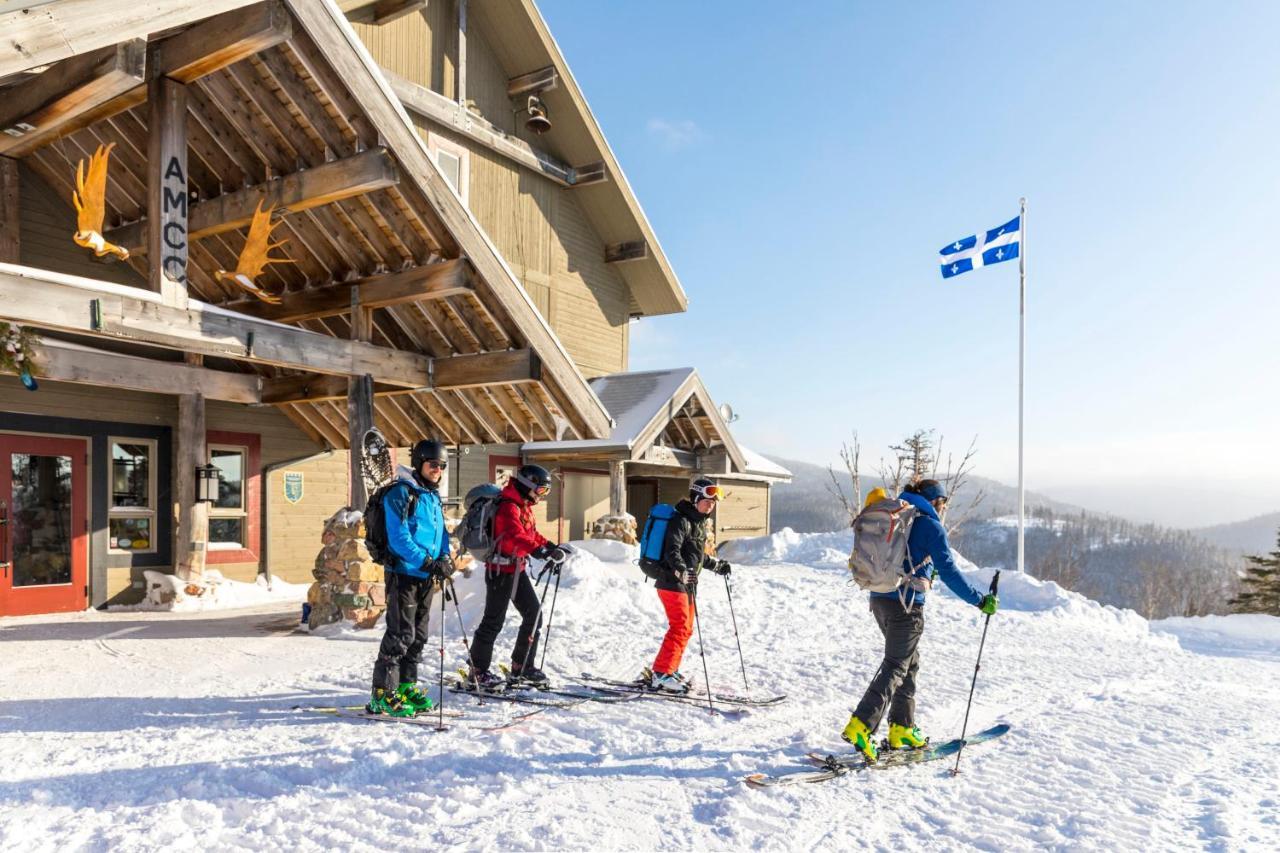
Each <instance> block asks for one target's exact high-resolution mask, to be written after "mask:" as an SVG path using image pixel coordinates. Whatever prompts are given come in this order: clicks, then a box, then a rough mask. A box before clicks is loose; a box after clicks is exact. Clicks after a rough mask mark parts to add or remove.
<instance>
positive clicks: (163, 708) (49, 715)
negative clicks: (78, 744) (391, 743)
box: [0, 690, 365, 733]
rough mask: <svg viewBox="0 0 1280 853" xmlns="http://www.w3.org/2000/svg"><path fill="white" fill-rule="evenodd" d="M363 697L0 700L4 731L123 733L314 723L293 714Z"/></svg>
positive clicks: (308, 716) (284, 695) (316, 720)
mask: <svg viewBox="0 0 1280 853" xmlns="http://www.w3.org/2000/svg"><path fill="white" fill-rule="evenodd" d="M364 699H365V697H364V696H363V695H361V694H355V693H350V692H339V691H335V692H332V693H322V692H316V691H314V690H311V691H299V692H290V693H268V694H263V695H254V696H242V697H238V696H218V697H211V698H206V699H199V698H192V699H182V698H172V697H161V698H156V697H134V696H87V697H77V698H75V699H68V700H66V701H64V702H60V701H58V700H56V699H53V700H51V699H48V698H42V699H14V700H9V701H0V733H5V732H18V733H36V732H63V733H75V732H124V731H136V730H137V729H139V728H157V729H182V728H190V727H192V726H197V727H199V728H201V729H209V728H214V729H218V728H231V727H233V726H241V725H244V726H249V725H257V726H261V725H262V724H264V723H270V724H272V725H281V724H283V725H315V724H319V723H324V722H325V721H326V719H327V718H325V717H323V716H320V715H314V714H303V713H299V712H297V711H294V710H293V707H294V706H295V705H320V704H345V705H358V704H360V703H361V702H363V701H364Z"/></svg>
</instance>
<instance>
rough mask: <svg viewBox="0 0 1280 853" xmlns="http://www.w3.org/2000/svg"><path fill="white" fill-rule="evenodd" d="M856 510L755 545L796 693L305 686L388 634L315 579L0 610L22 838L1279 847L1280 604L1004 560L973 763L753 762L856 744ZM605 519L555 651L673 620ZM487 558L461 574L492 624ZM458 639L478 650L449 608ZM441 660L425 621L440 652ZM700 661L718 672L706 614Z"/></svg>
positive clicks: (10, 753)
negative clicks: (360, 707)
mask: <svg viewBox="0 0 1280 853" xmlns="http://www.w3.org/2000/svg"><path fill="white" fill-rule="evenodd" d="M840 535H847V534H836V535H833V536H831V537H827V538H823V537H804V536H797V535H795V534H789V533H787V532H784V533H782V534H778V535H777V536H775V537H770V538H768V539H764V540H757V541H755V542H749V543H741V544H736V545H734V546H733V552H734V553H735V554H736V555H737V559H738V560H740V561H741V562H740V564H739V565H738V566H737V568H736V569H735V572H734V576H733V580H734V599H733V600H734V605H735V607H736V610H737V618H738V624H739V627H740V629H741V633H742V642H743V647H744V650H745V652H746V655H747V661H748V663H747V672H748V675H749V677H750V681H751V688H752V691H753V693H758V694H768V693H774V692H785V693H787V694H788V696H789V699H788V700H787V702H786V703H785V704H783V705H781V706H779V707H775V708H771V709H767V710H757V711H754V712H752V713H750V714H749V715H747V716H745V717H743V718H740V719H733V720H730V719H726V718H722V717H714V716H711V715H709V714H708V713H707V711H706V709H704V708H700V707H697V706H693V705H688V706H686V705H680V704H676V703H668V702H660V701H656V700H642V701H640V702H632V703H628V704H624V705H616V706H609V705H590V704H588V705H583V706H580V707H578V708H575V709H572V710H568V711H549V712H547V713H545V714H542V715H541V716H539V717H537V718H536V719H535V720H533V721H530V722H529V723H528V724H527V725H525V726H524V727H522V728H519V729H515V730H511V731H507V732H504V733H501V734H489V733H485V732H482V731H479V730H477V728H476V727H478V726H480V725H482V724H484V723H487V722H491V721H493V720H496V719H500V718H502V717H503V715H505V714H508V713H510V712H511V711H512V708H511V707H509V706H506V705H500V704H499V703H493V702H491V703H488V704H486V705H485V706H484V707H483V708H476V707H475V705H474V704H473V703H471V702H470V701H466V700H462V699H459V698H458V697H454V696H450V697H449V698H448V700H447V701H448V702H449V703H451V704H454V705H455V706H462V705H465V707H466V710H467V717H466V718H464V719H462V720H457V721H454V726H453V728H452V729H451V730H450V731H448V732H445V733H441V734H437V733H434V732H432V731H431V730H430V729H429V728H426V727H415V726H408V725H397V724H384V723H369V722H363V721H359V720H340V719H329V718H325V717H320V716H316V715H303V714H298V713H293V712H291V711H290V710H289V709H290V707H291V706H292V705H294V704H296V703H299V702H306V703H330V702H352V703H354V702H357V701H361V700H362V698H363V696H364V695H365V692H366V690H367V683H368V677H369V672H370V668H371V665H372V661H373V656H374V653H375V649H376V643H377V641H378V639H379V632H376V631H369V632H353V631H350V630H344V629H339V628H335V629H331V630H327V631H325V632H321V633H320V634H319V635H308V634H306V633H304V632H301V631H295V630H294V627H295V625H296V622H297V612H296V609H295V608H296V605H294V604H291V605H288V610H284V609H283V607H284V606H283V605H270V606H263V607H259V608H258V609H251V610H243V611H236V612H217V613H179V614H154V613H109V614H103V613H97V612H89V613H82V614H75V615H70V616H59V617H52V616H40V617H22V618H17V619H5V620H0V684H3V686H4V690H3V694H2V695H0V848H2V849H4V850H22V851H30V850H58V851H63V850H71V849H98V850H107V849H110V850H132V849H146V850H150V849H159V848H173V849H192V848H200V849H202V850H223V849H255V850H260V849H273V848H280V847H286V848H289V849H298V850H329V849H336V850H371V851H373V850H387V849H403V848H405V847H411V848H427V847H431V848H435V847H441V848H447V849H496V850H505V849H584V850H585V849H589V850H600V849H654V848H662V849H710V850H729V849H733V850H743V849H757V848H763V849H824V850H847V849H857V848H860V847H871V848H876V849H884V850H887V849H909V850H915V849H926V850H955V849H982V850H1028V849H1064V850H1066V849H1070V850H1077V849H1085V850H1144V851H1145V850H1159V851H1165V850H1202V849H1210V850H1275V849H1278V848H1280V783H1278V782H1277V779H1280V735H1278V734H1277V728H1276V721H1277V708H1280V661H1278V660H1277V656H1276V655H1275V654H1270V655H1268V654H1263V653H1260V651H1259V650H1260V649H1263V648H1265V647H1266V644H1267V643H1271V644H1272V648H1273V649H1274V639H1275V637H1276V632H1277V627H1276V623H1277V622H1280V620H1275V619H1268V618H1259V619H1240V618H1239V617H1230V618H1226V619H1219V620H1211V621H1207V622H1197V623H1196V624H1181V623H1176V622H1174V621H1173V620H1168V621H1166V622H1165V623H1162V624H1161V625H1159V626H1156V628H1155V629H1153V628H1152V626H1149V625H1148V623H1147V622H1146V621H1144V620H1143V619H1141V618H1139V617H1138V616H1136V615H1134V614H1133V613H1131V612H1127V611H1118V610H1115V609H1113V608H1109V607H1103V606H1101V605H1098V604H1096V603H1094V602H1091V601H1088V600H1085V599H1083V598H1081V597H1079V596H1076V595H1074V594H1072V593H1068V592H1065V591H1063V590H1061V589H1060V588H1058V587H1057V586H1055V585H1054V584H1050V583H1040V582H1039V581H1036V580H1034V579H1032V578H1027V577H1016V576H1010V575H1008V574H1006V575H1004V576H1002V578H1001V590H1000V592H1001V601H1002V604H1003V609H1002V610H1001V612H1000V613H999V614H998V615H997V616H996V617H995V618H994V619H993V620H992V623H991V629H990V633H989V635H988V638H987V647H986V652H985V653H984V658H983V667H982V676H981V680H980V681H979V685H978V690H977V697H976V700H975V703H974V710H973V716H972V719H971V721H970V728H971V729H975V728H979V727H983V726H986V725H988V724H990V723H992V722H994V721H996V720H1007V721H1009V722H1010V723H1011V724H1012V725H1013V730H1012V732H1011V733H1010V734H1009V735H1008V736H1006V737H1005V738H1003V739H1001V740H999V741H996V742H994V743H990V744H985V745H983V746H980V747H975V748H974V749H973V750H971V751H969V752H967V753H966V754H965V756H964V772H963V773H962V774H961V775H960V776H959V777H956V778H952V777H950V776H949V775H947V773H946V768H944V767H943V766H940V764H930V765H922V766H918V767H911V768H901V769H894V770H886V771H884V772H877V773H870V774H859V775H854V776H849V777H845V778H842V779H838V780H835V781H833V782H829V783H826V784H822V785H815V786H804V787H791V788H777V789H772V790H766V791H759V790H753V789H751V788H748V787H746V786H745V785H743V784H742V783H741V778H742V777H743V775H745V774H747V773H749V772H753V771H766V772H779V771H785V770H790V769H800V765H799V764H798V762H797V760H796V759H797V756H798V755H800V754H802V753H803V752H805V751H806V750H809V749H840V748H842V746H843V745H842V744H841V742H840V741H839V738H838V732H839V730H840V728H841V727H842V726H843V724H844V722H845V720H846V719H847V717H848V713H849V708H850V706H851V705H852V704H853V703H854V702H856V700H857V697H858V695H859V694H860V692H861V690H862V689H863V687H864V686H865V684H866V682H867V680H868V679H869V678H870V677H871V675H872V673H873V672H874V670H875V668H876V666H877V665H878V663H879V656H880V650H881V639H880V636H879V633H878V631H877V630H876V628H875V625H874V623H873V622H872V620H871V618H870V615H869V613H868V612H867V608H866V603H865V597H864V596H862V595H860V594H858V593H857V592H856V591H855V590H853V589H851V588H850V587H849V586H848V585H847V583H846V580H845V578H846V576H847V575H846V573H845V572H844V570H843V567H842V565H841V564H842V563H843V554H841V553H840V552H841V550H842V549H843V548H846V547H847V543H843V540H841V539H840V538H839V536H840ZM842 543H843V544H842ZM594 547H595V548H596V550H597V551H598V552H599V553H600V554H601V556H602V557H603V558H604V559H600V558H598V557H596V556H594V555H592V554H590V553H584V554H582V555H580V556H579V557H578V558H577V559H576V562H575V563H574V564H573V565H571V567H570V569H569V570H568V572H567V574H566V578H565V581H564V583H563V585H562V588H561V590H560V597H559V602H558V604H557V608H556V614H555V625H554V628H553V630H552V636H551V650H550V655H549V658H548V661H547V668H548V669H549V670H550V671H552V672H553V673H561V674H572V673H577V672H580V671H582V670H592V671H595V672H600V673H608V674H614V675H629V674H632V673H634V672H635V671H636V670H638V669H639V668H640V666H642V665H643V664H645V663H647V662H648V661H649V660H651V658H652V655H653V652H654V650H655V649H656V646H657V644H658V640H659V638H660V636H661V634H662V631H663V623H662V620H661V611H660V608H659V604H658V600H657V597H656V595H655V594H654V592H653V587H652V586H651V585H645V584H644V583H643V582H642V575H641V573H640V571H639V569H637V568H636V567H635V566H634V565H631V564H630V563H629V562H628V561H627V560H628V556H629V555H628V554H626V553H625V551H624V550H623V549H621V548H620V547H615V546H612V545H605V546H604V547H603V548H600V547H599V546H594ZM966 571H968V572H969V574H970V575H971V576H972V578H973V582H974V583H975V584H980V585H984V586H985V584H986V582H987V578H988V573H987V572H985V571H983V570H980V569H975V568H972V567H967V568H966ZM481 589H482V587H481V583H480V579H479V577H474V578H471V579H469V580H466V581H464V582H463V584H462V590H463V591H464V593H465V594H464V598H463V602H462V604H463V607H464V613H465V616H466V619H467V621H468V627H469V628H471V629H474V627H475V621H476V618H477V616H478V611H479V606H480V594H481ZM701 600H702V605H703V608H702V628H703V631H704V632H705V638H706V641H707V656H708V660H709V666H710V668H711V677H712V681H713V682H716V683H717V684H719V685H722V686H724V687H725V688H730V689H741V687H742V684H741V675H740V673H739V671H738V660H737V652H736V650H735V646H734V638H733V632H732V628H731V625H730V618H729V611H728V608H727V605H726V599H725V590H724V586H723V584H722V582H721V581H720V580H719V579H718V578H710V579H709V581H708V582H707V583H706V584H705V588H704V589H703V591H702V596H701ZM928 608H929V609H928V624H927V628H926V631H925V636H924V640H923V645H922V648H923V655H924V661H923V665H922V669H921V676H920V678H921V685H920V694H919V706H918V713H919V722H920V724H921V726H922V728H924V729H925V730H926V732H928V733H931V734H932V735H933V736H934V737H936V738H943V737H947V736H952V735H955V734H958V732H959V728H960V724H961V718H962V716H963V713H964V705H965V698H966V696H967V694H968V690H969V680H970V677H971V675H972V672H973V664H974V654H975V652H976V648H977V643H978V638H979V635H980V633H981V622H980V620H979V614H978V613H977V611H976V610H974V609H973V608H970V607H967V606H964V605H963V604H961V603H960V602H958V601H957V600H956V599H954V598H952V597H951V596H949V595H937V596H934V597H933V600H931V601H930V603H929V605H928ZM514 621H515V620H514V614H513V618H512V620H511V623H514ZM438 627H439V623H438V621H437V619H435V618H433V620H432V630H433V631H434V630H436V629H438ZM513 630H514V624H509V625H508V630H507V632H506V633H505V634H504V636H503V638H502V639H501V640H500V641H499V652H500V653H504V652H506V651H507V650H509V649H510V642H511V636H512V632H513ZM437 636H438V635H437ZM447 638H448V641H447V658H448V664H449V666H450V667H453V666H457V665H461V664H462V663H463V661H464V652H463V648H462V645H461V642H460V639H459V632H458V628H457V624H456V617H455V616H454V615H453V613H452V608H451V609H450V614H449V618H448V621H447ZM1183 644H1185V647H1184V645H1183ZM501 659H502V658H499V660H501ZM437 661H438V656H437V654H436V652H435V651H434V649H432V648H429V649H428V653H427V655H425V660H424V670H425V671H426V672H429V673H432V674H434V673H435V666H436V663H437ZM683 668H684V669H685V671H686V672H690V673H700V671H701V664H700V662H699V658H698V656H697V646H696V639H695V641H694V644H693V646H692V647H691V656H690V657H688V658H686V663H685V665H684V667H683Z"/></svg>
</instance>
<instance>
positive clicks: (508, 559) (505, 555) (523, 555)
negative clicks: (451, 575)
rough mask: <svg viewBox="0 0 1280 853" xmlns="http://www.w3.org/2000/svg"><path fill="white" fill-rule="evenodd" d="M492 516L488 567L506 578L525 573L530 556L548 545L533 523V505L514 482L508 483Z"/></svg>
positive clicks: (545, 538)
mask: <svg viewBox="0 0 1280 853" xmlns="http://www.w3.org/2000/svg"><path fill="white" fill-rule="evenodd" d="M498 501H499V503H498V509H497V511H496V512H495V513H494V515H493V541H494V543H495V544H494V548H493V554H492V556H491V557H490V558H489V563H488V565H489V566H491V567H492V568H493V569H496V570H497V571H500V572H502V573H503V574H505V575H513V574H515V573H516V572H522V571H524V566H525V563H526V562H527V561H528V559H529V555H530V554H532V553H533V552H534V551H536V550H538V549H539V548H541V547H542V546H543V545H549V544H550V542H549V541H548V540H547V537H545V536H543V535H542V534H541V533H539V532H538V526H537V525H536V524H535V523H534V521H533V505H532V504H530V503H529V502H528V501H526V500H525V499H524V497H522V496H521V494H520V492H519V491H517V490H516V487H515V484H514V483H507V485H506V487H505V488H503V490H502V495H501V496H500V497H499V498H498Z"/></svg>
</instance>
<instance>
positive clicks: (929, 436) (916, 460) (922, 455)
mask: <svg viewBox="0 0 1280 853" xmlns="http://www.w3.org/2000/svg"><path fill="white" fill-rule="evenodd" d="M933 446H934V442H933V430H931V429H918V430H916V431H915V432H913V433H912V434H911V435H909V436H907V437H906V438H904V439H903V440H902V444H891V445H889V449H890V450H892V451H893V452H894V454H896V455H897V457H898V466H899V467H900V468H903V469H905V470H906V473H907V474H908V475H909V476H910V479H909V480H908V481H907V482H909V483H915V482H918V481H919V480H923V479H925V478H926V477H928V476H929V474H930V472H932V471H933V470H934V468H935V467H936V457H935V454H934V451H933Z"/></svg>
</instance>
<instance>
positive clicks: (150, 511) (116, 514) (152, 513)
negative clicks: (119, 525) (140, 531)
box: [104, 435, 160, 556]
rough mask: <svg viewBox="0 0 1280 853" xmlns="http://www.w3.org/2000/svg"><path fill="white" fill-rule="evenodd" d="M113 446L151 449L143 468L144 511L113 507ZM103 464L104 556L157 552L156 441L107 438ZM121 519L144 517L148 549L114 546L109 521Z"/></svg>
mask: <svg viewBox="0 0 1280 853" xmlns="http://www.w3.org/2000/svg"><path fill="white" fill-rule="evenodd" d="M117 444H145V445H147V446H148V447H149V448H150V449H151V456H150V460H149V465H148V466H147V468H148V474H147V502H148V503H149V504H150V506H149V507H148V508H145V509H144V508H140V507H117V506H115V445H117ZM106 463H107V464H106V465H105V466H104V467H105V468H106V472H105V476H106V480H107V553H108V554H112V555H116V556H118V555H132V554H155V553H157V552H158V550H159V549H158V548H157V545H156V543H157V542H158V541H159V539H160V536H159V524H160V513H159V507H158V506H157V504H158V502H159V482H160V443H159V441H157V440H156V439H154V438H139V437H135V436H130V435H108V436H107V459H106ZM121 518H145V519H147V520H148V521H149V522H150V524H149V526H148V529H149V530H150V531H151V534H150V539H149V544H148V547H146V548H136V549H135V548H117V547H116V544H115V538H114V537H113V536H112V535H111V522H112V521H113V520H115V519H121Z"/></svg>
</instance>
